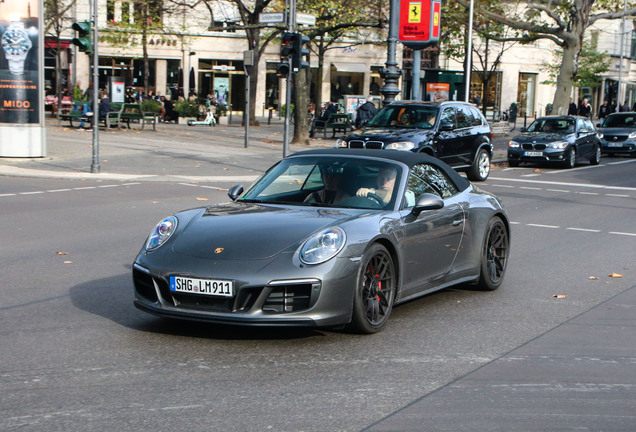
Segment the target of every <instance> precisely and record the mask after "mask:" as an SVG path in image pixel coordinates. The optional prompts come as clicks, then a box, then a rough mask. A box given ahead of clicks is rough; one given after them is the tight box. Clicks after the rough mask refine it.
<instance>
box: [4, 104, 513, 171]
mask: <svg viewBox="0 0 636 432" xmlns="http://www.w3.org/2000/svg"><path fill="white" fill-rule="evenodd" d="M258 120H259V122H260V124H261V126H258V127H255V126H252V127H250V139H249V143H248V147H247V148H245V129H244V127H243V126H241V119H240V117H238V116H235V117H234V118H233V122H232V124H230V125H217V126H215V127H209V126H187V125H179V124H172V123H170V124H168V123H159V124H158V125H157V130H156V131H153V130H152V128H150V129H148V128H146V129H144V130H141V128H140V125H138V124H133V125H132V129H121V130H117V129H111V130H106V129H103V128H102V129H100V131H99V146H98V156H99V157H98V160H99V172H97V173H91V164H92V160H93V148H92V139H93V133H92V132H87V131H84V130H78V129H73V128H70V127H68V126H67V125H68V122H62V125H59V124H58V121H57V119H53V118H50V117H48V116H47V118H46V128H47V131H46V136H47V156H46V157H43V158H0V175H5V176H17V177H46V178H68V179H99V180H135V181H172V180H179V181H199V182H218V181H227V182H249V181H252V180H254V179H255V178H256V177H257V176H258V175H260V174H261V173H262V172H263V171H264V170H266V169H267V168H269V167H270V166H271V165H272V164H274V163H275V162H276V161H278V160H279V159H281V158H282V157H283V133H284V124H283V120H281V119H278V118H274V119H272V122H271V124H270V125H268V124H267V118H266V117H259V118H258ZM515 132H516V131H515ZM508 139H509V138H508V137H495V138H494V139H493V145H494V147H495V154H494V157H493V161H494V162H497V161H502V160H505V151H506V147H507V144H508ZM335 143H336V140H335V139H322V138H317V139H310V144H309V145H308V146H299V145H290V148H289V154H292V153H295V152H297V151H301V150H307V149H313V148H330V147H333V146H334V145H335Z"/></svg>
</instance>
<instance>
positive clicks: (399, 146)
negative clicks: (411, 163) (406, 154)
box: [384, 141, 415, 150]
mask: <svg viewBox="0 0 636 432" xmlns="http://www.w3.org/2000/svg"><path fill="white" fill-rule="evenodd" d="M384 148H385V149H387V150H413V149H414V148H415V143H412V142H411V141H396V142H392V143H389V144H387V145H386V146H384Z"/></svg>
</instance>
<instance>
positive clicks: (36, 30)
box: [0, 0, 46, 157]
mask: <svg viewBox="0 0 636 432" xmlns="http://www.w3.org/2000/svg"><path fill="white" fill-rule="evenodd" d="M43 40H44V38H43V35H42V4H41V0H26V1H25V0H4V1H3V2H1V3H0V44H1V47H2V49H1V50H0V157H41V156H46V139H45V138H46V137H45V134H44V109H43V105H44V95H43V85H42V84H43V83H42V81H43V73H42V72H43V66H42V59H43V54H44V53H43V51H42V50H43V43H42V41H43Z"/></svg>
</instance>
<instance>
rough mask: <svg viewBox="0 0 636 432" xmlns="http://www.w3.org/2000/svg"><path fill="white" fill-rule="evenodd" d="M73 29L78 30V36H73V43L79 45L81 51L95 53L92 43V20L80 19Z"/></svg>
mask: <svg viewBox="0 0 636 432" xmlns="http://www.w3.org/2000/svg"><path fill="white" fill-rule="evenodd" d="M72 28H73V30H75V31H76V32H77V37H75V38H73V40H72V43H73V45H77V47H78V48H79V50H80V51H82V52H85V53H86V54H92V53H93V46H92V44H91V23H90V21H80V22H76V23H73V26H72Z"/></svg>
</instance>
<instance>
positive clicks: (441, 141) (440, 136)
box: [434, 106, 460, 165]
mask: <svg viewBox="0 0 636 432" xmlns="http://www.w3.org/2000/svg"><path fill="white" fill-rule="evenodd" d="M445 125H452V129H451V130H443V127H444V126H445ZM438 127H439V128H440V130H439V132H438V133H437V136H436V137H435V139H434V143H435V150H436V152H437V153H436V154H435V156H436V157H438V158H439V159H441V160H443V161H444V162H446V163H447V164H449V165H457V164H458V163H459V159H458V158H457V156H456V155H457V153H458V148H457V147H458V146H459V145H460V141H459V138H458V129H457V118H456V115H455V108H454V107H453V106H446V107H444V108H443V109H442V112H441V117H440V122H439V124H438Z"/></svg>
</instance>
